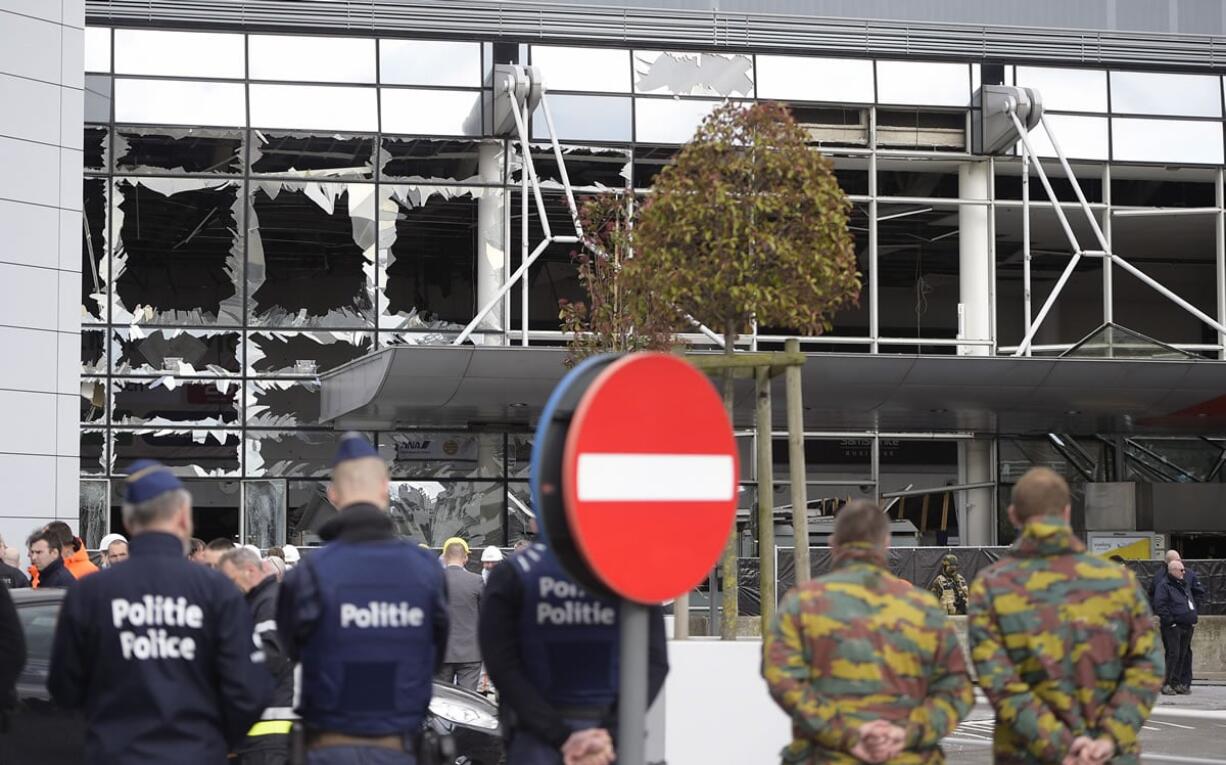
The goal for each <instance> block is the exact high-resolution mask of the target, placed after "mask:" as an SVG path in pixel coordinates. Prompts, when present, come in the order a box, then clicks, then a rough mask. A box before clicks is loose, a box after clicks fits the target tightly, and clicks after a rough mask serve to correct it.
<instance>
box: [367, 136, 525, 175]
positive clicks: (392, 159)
mask: <svg viewBox="0 0 1226 765" xmlns="http://www.w3.org/2000/svg"><path fill="white" fill-rule="evenodd" d="M482 154H485V155H487V156H486V162H487V168H486V172H485V173H483V172H482V167H481V157H482ZM380 157H381V161H382V164H383V167H382V173H381V177H382V178H384V179H387V180H396V181H410V182H413V183H443V184H454V183H490V184H496V185H500V184H501V183H502V182H503V172H504V171H503V167H502V165H503V159H502V142H501V141H465V140H456V139H448V138H395V137H388V136H385V137H384V138H383V141H382V150H381V152H380Z"/></svg>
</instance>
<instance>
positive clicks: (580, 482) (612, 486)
mask: <svg viewBox="0 0 1226 765" xmlns="http://www.w3.org/2000/svg"><path fill="white" fill-rule="evenodd" d="M577 473H578V475H577V476H576V485H577V487H578V491H579V500H580V501H581V502H718V501H722V500H729V499H732V498H733V497H734V496H735V495H736V476H735V475H733V461H732V457H731V455H727V454H607V453H606V454H601V453H587V454H580V455H579V466H578V470H577Z"/></svg>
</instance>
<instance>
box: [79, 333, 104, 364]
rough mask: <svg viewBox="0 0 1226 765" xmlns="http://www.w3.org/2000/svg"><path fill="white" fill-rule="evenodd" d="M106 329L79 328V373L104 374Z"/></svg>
mask: <svg viewBox="0 0 1226 765" xmlns="http://www.w3.org/2000/svg"><path fill="white" fill-rule="evenodd" d="M106 332H107V331H106V330H105V329H90V328H89V327H83V328H82V329H81V373H82V374H85V375H89V374H100V375H104V374H106Z"/></svg>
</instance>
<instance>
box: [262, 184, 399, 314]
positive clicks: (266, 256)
mask: <svg viewBox="0 0 1226 765" xmlns="http://www.w3.org/2000/svg"><path fill="white" fill-rule="evenodd" d="M252 186H253V192H252V195H251V206H252V209H251V224H250V229H249V230H250V236H249V237H248V243H247V269H248V294H249V295H250V301H251V307H250V317H251V321H252V323H254V324H259V325H262V326H282V327H338V326H339V327H343V326H356V327H362V326H370V325H372V324H373V318H374V317H373V315H372V314H373V310H374V308H373V306H374V287H373V285H374V253H375V243H376V236H375V223H374V210H375V205H374V193H375V187H374V185H373V184H360V183H348V184H346V183H318V182H314V181H309V182H304V183H294V182H287V181H272V180H270V181H258V182H253V183H252Z"/></svg>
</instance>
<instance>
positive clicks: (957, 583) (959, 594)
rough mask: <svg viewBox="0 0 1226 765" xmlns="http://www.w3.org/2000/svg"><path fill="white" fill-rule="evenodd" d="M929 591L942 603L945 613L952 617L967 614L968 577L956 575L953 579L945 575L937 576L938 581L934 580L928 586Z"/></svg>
mask: <svg viewBox="0 0 1226 765" xmlns="http://www.w3.org/2000/svg"><path fill="white" fill-rule="evenodd" d="M928 591H929V592H931V593H932V594H933V595H935V596H936V599H937V600H939V601H940V602H941V607H942V608H944V609H945V613H947V614H951V615H953V614H965V613H966V599H967V593H968V592H969V588H968V587H967V585H966V577H964V576H962V575H961V574H954V575H953V577H952V578H951V577H948V576H946V575H945V574H937V576H936V579H933V580H932V584H931V585H929V586H928Z"/></svg>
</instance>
